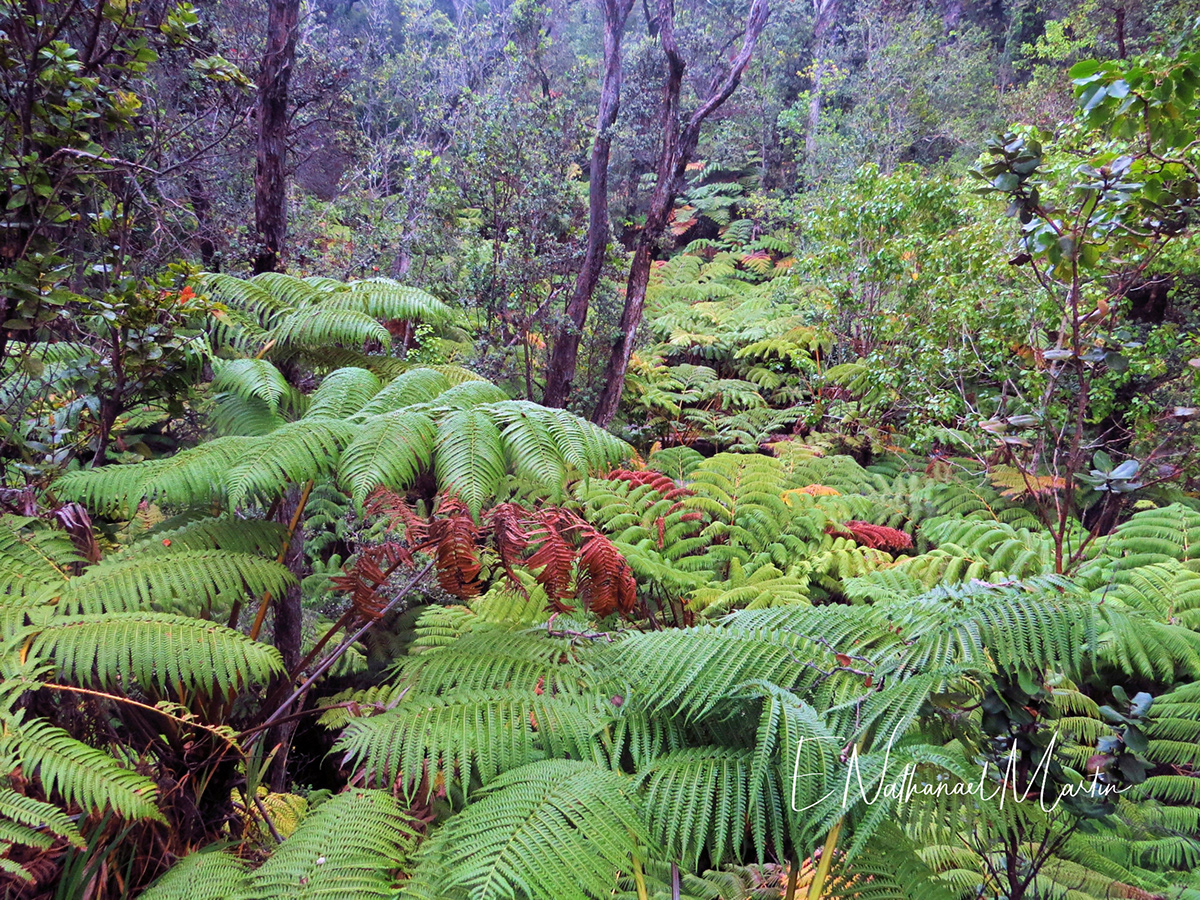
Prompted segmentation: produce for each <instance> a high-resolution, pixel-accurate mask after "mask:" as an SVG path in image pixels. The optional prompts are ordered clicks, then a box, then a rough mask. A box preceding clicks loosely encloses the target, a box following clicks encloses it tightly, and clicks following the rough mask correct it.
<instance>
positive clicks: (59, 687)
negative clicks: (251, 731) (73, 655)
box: [34, 681, 242, 753]
mask: <svg viewBox="0 0 1200 900" xmlns="http://www.w3.org/2000/svg"><path fill="white" fill-rule="evenodd" d="M43 688H46V689H49V690H51V691H70V692H71V693H73V694H87V695H88V696H89V697H99V698H101V699H102V700H113V701H115V702H117V703H124V704H127V705H129V706H136V707H139V708H140V709H144V710H147V711H149V712H152V713H157V714H158V715H160V716H163V717H165V718H167V719H170V720H171V721H173V722H178V723H179V724H180V725H186V726H187V727H189V728H199V729H201V730H202V731H207V732H208V733H209V734H211V735H215V736H216V737H219V738H220V739H221V740H222V741H224V742H225V743H226V744H228V745H229V746H230V747H232V748H233V749H234V750H237V751H238V752H239V753H240V752H241V751H242V748H241V747H240V746H239V745H238V742H237V741H235V740H234V739H233V738H231V737H230V736H229V735H228V734H226V733H225V732H223V731H221V729H219V728H214V727H212V726H211V725H205V724H204V723H203V722H198V721H195V720H192V719H184V718H181V717H180V716H175V715H172V714H171V713H169V712H167V711H166V710H165V709H162V708H161V707H158V706H151V705H150V704H149V703H139V702H138V701H137V700H131V699H129V698H128V697H122V696H120V695H119V694H107V693H105V692H104V691H93V690H91V689H90V688H81V687H75V686H74V685H69V684H51V683H50V682H48V681H40V682H38V683H37V684H36V685H35V686H34V690H39V691H40V690H42V689H43Z"/></svg>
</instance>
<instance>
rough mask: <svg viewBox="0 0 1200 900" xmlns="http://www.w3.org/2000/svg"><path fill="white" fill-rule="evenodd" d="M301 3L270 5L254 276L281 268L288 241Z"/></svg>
mask: <svg viewBox="0 0 1200 900" xmlns="http://www.w3.org/2000/svg"><path fill="white" fill-rule="evenodd" d="M299 21H300V0H270V3H269V6H268V12H267V48H266V50H265V51H264V52H263V61H262V71H261V72H260V74H259V77H258V151H257V160H256V163H255V169H254V226H255V229H256V230H257V232H258V242H259V247H258V251H257V256H256V257H255V259H254V271H255V273H256V274H257V273H260V272H274V271H276V270H278V269H279V268H280V256H281V254H282V253H283V246H284V239H285V238H286V236H287V205H286V203H287V180H286V177H285V172H284V164H285V163H286V161H287V125H288V118H287V106H288V82H289V81H290V80H291V77H292V64H293V63H294V62H295V58H296V30H297V25H298V23H299Z"/></svg>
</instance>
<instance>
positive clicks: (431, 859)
mask: <svg viewBox="0 0 1200 900" xmlns="http://www.w3.org/2000/svg"><path fill="white" fill-rule="evenodd" d="M484 793H485V796H484V797H483V798H482V799H480V800H478V801H477V802H475V803H473V804H471V805H470V806H468V807H467V808H466V809H465V810H463V811H462V812H461V813H459V814H458V815H455V816H453V817H451V818H450V819H449V820H448V821H447V822H446V823H445V824H444V825H443V826H442V827H441V828H440V829H439V830H438V832H437V833H436V834H435V836H434V838H433V839H432V840H431V841H430V842H429V844H428V846H427V848H426V850H425V852H424V853H423V854H422V859H421V863H420V865H419V866H418V868H417V871H416V873H414V877H413V879H412V882H410V884H409V886H408V887H407V889H406V890H405V892H404V893H402V895H401V896H402V897H414V898H415V897H422V898H424V897H434V898H443V900H450V898H460V897H462V898H466V897H470V898H471V900H512V898H514V897H518V896H520V897H554V898H556V900H594V898H596V897H602V896H607V895H608V894H609V892H611V890H612V888H613V885H614V884H615V883H616V878H617V875H618V873H619V872H621V871H627V870H628V869H629V868H630V867H631V866H632V861H633V859H635V858H638V857H640V856H641V855H642V853H643V850H642V849H641V847H643V846H645V845H646V844H648V843H649V835H648V833H647V828H646V825H645V823H644V821H643V820H642V817H641V814H640V811H639V809H638V805H637V801H636V797H635V795H634V792H633V789H632V784H631V781H630V779H628V778H626V777H623V776H621V775H619V774H617V773H615V772H612V771H608V770H605V769H601V768H597V767H596V766H594V765H591V764H589V763H583V762H574V761H569V760H547V761H545V762H538V763H533V764H531V765H528V766H523V767H521V768H519V769H514V770H513V771H511V772H506V773H505V774H504V775H502V776H500V777H499V778H498V779H496V780H495V781H494V782H492V783H491V784H490V785H489V786H488V787H487V788H486V789H485V792H484Z"/></svg>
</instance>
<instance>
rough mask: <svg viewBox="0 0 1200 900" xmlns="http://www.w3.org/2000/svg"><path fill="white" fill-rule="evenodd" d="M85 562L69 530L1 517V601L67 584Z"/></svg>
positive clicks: (16, 518) (34, 521)
mask: <svg viewBox="0 0 1200 900" xmlns="http://www.w3.org/2000/svg"><path fill="white" fill-rule="evenodd" d="M83 562H84V560H83V557H82V556H81V555H80V554H79V551H78V550H77V549H76V548H75V544H74V543H73V542H72V540H71V537H70V535H68V534H67V533H66V532H65V531H60V530H58V529H56V528H46V527H44V526H42V525H41V524H40V523H38V522H37V521H36V520H34V519H23V518H18V517H16V516H4V517H0V598H3V597H5V596H6V595H7V596H8V597H25V596H29V595H32V594H38V593H41V592H42V591H43V590H44V589H45V588H46V587H47V586H48V585H52V584H55V583H58V584H63V583H65V582H66V581H67V580H68V579H69V578H70V577H71V574H72V573H71V570H72V568H73V567H75V566H78V565H81V564H82V563H83Z"/></svg>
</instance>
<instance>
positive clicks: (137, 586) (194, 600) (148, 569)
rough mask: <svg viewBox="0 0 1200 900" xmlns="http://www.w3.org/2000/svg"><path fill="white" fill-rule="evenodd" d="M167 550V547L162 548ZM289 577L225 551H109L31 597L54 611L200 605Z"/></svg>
mask: <svg viewBox="0 0 1200 900" xmlns="http://www.w3.org/2000/svg"><path fill="white" fill-rule="evenodd" d="M164 549H166V548H164ZM293 581H294V577H293V576H292V574H291V573H290V572H288V570H287V569H286V568H285V567H283V566H281V565H280V564H278V563H276V562H275V561H274V560H268V559H261V558H258V557H254V556H247V555H245V554H243V553H234V552H230V551H228V550H187V549H185V550H180V551H178V552H168V553H161V554H160V553H154V554H146V553H139V554H134V555H124V556H114V557H110V558H109V559H106V560H104V561H102V562H100V563H97V564H96V565H94V566H92V567H90V568H88V569H87V570H85V571H84V573H83V574H82V575H79V576H78V577H76V578H72V579H71V580H70V581H67V582H64V583H62V584H52V585H50V586H48V587H46V588H44V589H43V590H42V591H40V592H39V593H37V594H35V595H34V596H33V597H32V598H31V599H32V600H33V601H34V602H36V603H39V604H56V606H57V609H56V612H57V614H58V615H65V614H69V613H77V612H82V613H88V614H93V613H100V612H103V611H108V612H120V611H130V610H136V609H146V608H149V607H150V605H151V604H154V603H156V604H159V605H160V606H164V605H169V604H171V603H181V604H189V603H190V604H201V603H206V602H210V601H212V600H213V599H215V598H216V597H217V596H218V595H220V594H224V593H233V592H240V591H243V590H245V591H249V592H250V593H253V594H258V595H260V596H261V595H262V594H263V593H265V592H266V591H270V592H272V593H274V594H276V595H278V592H279V591H281V590H283V589H284V588H286V587H287V586H288V585H289V584H292V583H293Z"/></svg>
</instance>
